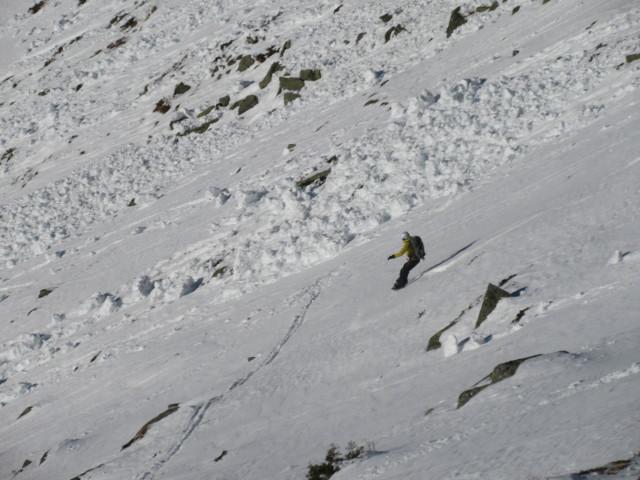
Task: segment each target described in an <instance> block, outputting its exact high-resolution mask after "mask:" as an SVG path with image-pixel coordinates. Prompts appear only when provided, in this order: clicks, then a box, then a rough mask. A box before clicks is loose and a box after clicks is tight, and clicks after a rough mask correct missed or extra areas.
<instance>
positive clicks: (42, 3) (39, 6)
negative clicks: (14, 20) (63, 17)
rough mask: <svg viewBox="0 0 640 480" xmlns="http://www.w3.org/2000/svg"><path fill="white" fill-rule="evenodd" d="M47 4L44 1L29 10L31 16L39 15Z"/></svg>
mask: <svg viewBox="0 0 640 480" xmlns="http://www.w3.org/2000/svg"><path fill="white" fill-rule="evenodd" d="M46 4H47V2H46V1H45V0H42V1H41V2H38V3H36V4H35V5H34V6H33V7H31V8H30V9H29V13H31V14H34V13H38V12H39V11H40V10H42V7H44V6H45V5H46Z"/></svg>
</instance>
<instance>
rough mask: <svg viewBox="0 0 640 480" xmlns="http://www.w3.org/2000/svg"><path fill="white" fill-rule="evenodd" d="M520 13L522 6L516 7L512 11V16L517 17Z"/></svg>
mask: <svg viewBox="0 0 640 480" xmlns="http://www.w3.org/2000/svg"><path fill="white" fill-rule="evenodd" d="M519 11H520V5H518V6H517V7H514V8H513V10H511V15H515V14H516V13H518V12H519Z"/></svg>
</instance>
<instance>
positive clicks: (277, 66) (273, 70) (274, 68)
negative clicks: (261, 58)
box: [258, 62, 284, 88]
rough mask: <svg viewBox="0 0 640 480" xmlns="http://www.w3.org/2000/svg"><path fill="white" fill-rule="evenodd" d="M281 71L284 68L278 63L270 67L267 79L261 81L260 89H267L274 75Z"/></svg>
mask: <svg viewBox="0 0 640 480" xmlns="http://www.w3.org/2000/svg"><path fill="white" fill-rule="evenodd" d="M281 70H284V67H283V66H282V65H280V64H279V63H278V62H273V63H272V64H271V66H270V67H269V71H268V72H267V74H266V75H265V77H264V78H263V79H262V80H261V81H260V83H258V85H259V86H260V88H265V87H266V86H267V85H269V84H270V83H271V80H272V78H273V75H274V74H275V73H276V72H279V71H281Z"/></svg>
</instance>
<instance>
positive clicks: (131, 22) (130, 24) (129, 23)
mask: <svg viewBox="0 0 640 480" xmlns="http://www.w3.org/2000/svg"><path fill="white" fill-rule="evenodd" d="M136 25H138V21H137V20H136V19H135V18H134V17H131V18H129V20H127V22H126V23H125V24H124V25H122V26H121V27H120V30H122V31H124V30H128V29H129V28H133V27H135V26H136Z"/></svg>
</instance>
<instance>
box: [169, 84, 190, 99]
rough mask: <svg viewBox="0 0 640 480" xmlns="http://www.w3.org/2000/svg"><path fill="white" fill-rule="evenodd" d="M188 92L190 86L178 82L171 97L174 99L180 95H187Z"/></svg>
mask: <svg viewBox="0 0 640 480" xmlns="http://www.w3.org/2000/svg"><path fill="white" fill-rule="evenodd" d="M189 90H191V86H189V85H187V84H186V83H182V82H180V83H179V84H178V85H176V88H174V90H173V96H174V97H175V96H177V95H182V94H184V93H187V92H188V91H189Z"/></svg>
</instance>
